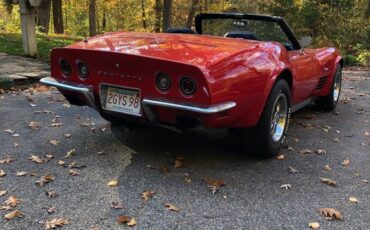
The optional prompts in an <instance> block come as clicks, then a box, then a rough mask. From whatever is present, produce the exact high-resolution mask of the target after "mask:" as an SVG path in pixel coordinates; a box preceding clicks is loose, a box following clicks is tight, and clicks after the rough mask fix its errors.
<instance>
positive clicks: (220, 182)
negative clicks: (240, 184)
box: [204, 177, 226, 187]
mask: <svg viewBox="0 0 370 230" xmlns="http://www.w3.org/2000/svg"><path fill="white" fill-rule="evenodd" d="M204 181H205V182H206V183H207V184H208V186H213V187H222V186H225V185H226V184H225V182H224V181H223V180H221V179H212V178H208V177H205V178H204Z"/></svg>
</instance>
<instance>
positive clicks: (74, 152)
mask: <svg viewBox="0 0 370 230" xmlns="http://www.w3.org/2000/svg"><path fill="white" fill-rule="evenodd" d="M75 154H76V149H71V150H69V151H68V152H67V154H66V156H65V158H70V157H71V156H73V155H75Z"/></svg>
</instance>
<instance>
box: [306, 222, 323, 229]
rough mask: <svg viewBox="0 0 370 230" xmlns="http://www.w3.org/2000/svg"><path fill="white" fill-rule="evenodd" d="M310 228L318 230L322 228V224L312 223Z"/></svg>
mask: <svg viewBox="0 0 370 230" xmlns="http://www.w3.org/2000/svg"><path fill="white" fill-rule="evenodd" d="M308 226H309V227H310V228H312V229H318V228H320V224H319V223H318V222H312V223H309V224H308Z"/></svg>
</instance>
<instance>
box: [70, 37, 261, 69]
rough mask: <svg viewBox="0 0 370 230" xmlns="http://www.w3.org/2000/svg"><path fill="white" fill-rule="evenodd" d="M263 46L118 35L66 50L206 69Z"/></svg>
mask: <svg viewBox="0 0 370 230" xmlns="http://www.w3.org/2000/svg"><path fill="white" fill-rule="evenodd" d="M260 43H261V42H259V41H252V40H243V39H235V38H223V37H216V36H205V35H191V34H168V33H138V32H115V33H106V34H104V35H100V36H96V37H93V38H90V39H88V40H85V41H81V42H77V43H75V44H72V45H70V46H68V47H67V48H74V49H88V50H100V51H107V52H119V53H126V54H132V55H139V56H140V55H141V56H147V57H153V58H158V59H164V60H170V61H175V62H181V63H186V64H190V65H196V66H200V67H207V66H210V65H213V64H215V63H218V62H221V61H222V60H225V59H227V58H229V57H232V56H234V55H236V54H238V53H241V52H244V51H246V50H252V49H255V48H256V47H258V44H260Z"/></svg>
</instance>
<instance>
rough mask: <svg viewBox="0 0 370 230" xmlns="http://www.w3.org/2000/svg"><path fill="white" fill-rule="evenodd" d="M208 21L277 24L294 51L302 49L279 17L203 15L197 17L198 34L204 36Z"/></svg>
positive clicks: (237, 14) (233, 14)
mask: <svg viewBox="0 0 370 230" xmlns="http://www.w3.org/2000/svg"><path fill="white" fill-rule="evenodd" d="M207 19H247V20H256V21H269V22H275V23H277V24H278V25H279V26H280V28H281V30H282V31H283V32H284V33H285V35H286V36H287V38H288V39H289V41H290V42H291V43H292V46H293V49H294V50H299V49H301V45H300V44H299V42H298V40H297V38H296V36H295V35H294V32H293V31H292V30H291V29H290V27H289V26H288V24H287V23H286V21H285V20H284V18H282V17H277V16H267V15H258V14H239V13H203V14H198V15H197V16H196V17H195V29H196V31H197V33H198V34H203V28H202V21H203V20H207Z"/></svg>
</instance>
